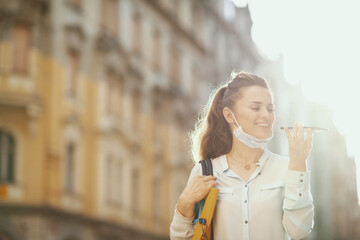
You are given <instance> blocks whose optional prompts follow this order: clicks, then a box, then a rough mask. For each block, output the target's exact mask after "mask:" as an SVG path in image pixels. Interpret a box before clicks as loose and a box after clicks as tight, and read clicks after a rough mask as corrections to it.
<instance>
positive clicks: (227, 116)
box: [223, 107, 234, 124]
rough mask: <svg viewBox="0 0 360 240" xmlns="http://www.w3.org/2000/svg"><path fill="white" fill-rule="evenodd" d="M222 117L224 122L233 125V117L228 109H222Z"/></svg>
mask: <svg viewBox="0 0 360 240" xmlns="http://www.w3.org/2000/svg"><path fill="white" fill-rule="evenodd" d="M223 115H224V118H225V120H226V121H227V122H228V123H230V124H233V123H234V117H233V115H232V114H231V110H230V108H228V107H224V108H223Z"/></svg>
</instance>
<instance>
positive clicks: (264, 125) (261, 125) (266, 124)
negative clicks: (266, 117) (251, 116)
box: [255, 123, 269, 127]
mask: <svg viewBox="0 0 360 240" xmlns="http://www.w3.org/2000/svg"><path fill="white" fill-rule="evenodd" d="M255 125H257V126H260V127H269V124H268V123H255Z"/></svg>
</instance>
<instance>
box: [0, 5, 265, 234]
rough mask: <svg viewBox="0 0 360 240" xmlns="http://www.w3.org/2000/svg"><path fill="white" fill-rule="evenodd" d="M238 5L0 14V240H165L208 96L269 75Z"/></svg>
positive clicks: (45, 8) (5, 10)
mask: <svg viewBox="0 0 360 240" xmlns="http://www.w3.org/2000/svg"><path fill="white" fill-rule="evenodd" d="M250 30H251V19H250V16H249V11H248V9H247V8H239V9H237V8H234V6H233V5H232V3H230V2H229V1H222V0H211V1H205V0H201V1H191V0H182V1H177V0H174V1H168V0H136V1H134V0H86V1H85V0H53V1H50V0H27V1H25V0H11V1H10V0H8V1H1V3H0V181H1V185H0V237H1V239H6V240H20V239H21V240H23V239H25V240H30V239H31V240H32V239H34V240H35V239H59V240H80V239H86V240H92V239H94V240H96V239H102V240H107V239H109V240H110V239H166V238H167V237H168V231H169V224H170V222H171V219H172V214H173V208H174V205H175V203H176V201H177V198H178V196H179V194H180V193H181V191H182V190H183V188H184V186H185V184H186V180H187V177H188V174H189V170H190V169H191V167H192V163H191V161H190V154H189V153H188V152H189V148H188V145H189V144H188V143H187V142H186V139H187V135H186V131H188V130H190V129H191V128H192V127H193V124H194V121H195V117H196V115H197V113H198V111H199V109H200V106H201V105H202V104H204V103H205V102H206V100H207V97H208V95H209V92H210V90H211V85H217V84H218V83H219V82H222V81H224V80H225V79H226V78H227V77H228V74H229V72H230V70H231V69H233V68H241V69H247V70H248V71H254V70H256V69H257V68H258V67H259V64H261V61H262V60H261V58H260V57H259V56H258V54H257V52H256V50H255V48H254V46H253V43H252V41H251V37H250Z"/></svg>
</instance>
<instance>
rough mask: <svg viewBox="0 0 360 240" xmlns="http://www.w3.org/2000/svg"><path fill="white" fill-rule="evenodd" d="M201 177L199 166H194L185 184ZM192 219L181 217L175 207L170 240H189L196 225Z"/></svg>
mask: <svg viewBox="0 0 360 240" xmlns="http://www.w3.org/2000/svg"><path fill="white" fill-rule="evenodd" d="M199 175H202V169H201V164H199V163H198V164H196V165H195V166H194V167H193V169H192V170H191V173H190V176H189V179H188V182H187V184H189V182H190V181H191V180H192V179H193V178H194V177H195V176H199ZM192 221H193V219H190V218H186V217H184V216H182V215H181V214H180V213H179V212H178V211H177V208H176V206H175V210H174V217H173V220H172V222H171V225H170V239H172V240H177V239H191V238H192V236H193V235H194V232H195V227H196V224H194V223H193V222H192Z"/></svg>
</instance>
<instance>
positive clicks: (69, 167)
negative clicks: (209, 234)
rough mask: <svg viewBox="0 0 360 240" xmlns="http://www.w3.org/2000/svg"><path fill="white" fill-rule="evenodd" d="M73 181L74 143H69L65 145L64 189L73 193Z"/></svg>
mask: <svg viewBox="0 0 360 240" xmlns="http://www.w3.org/2000/svg"><path fill="white" fill-rule="evenodd" d="M74 181H75V145H74V144H73V143H70V144H68V145H67V147H66V163H65V191H66V192H68V193H74V190H75V189H74V184H75V183H74Z"/></svg>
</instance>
